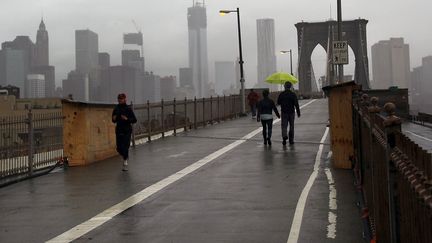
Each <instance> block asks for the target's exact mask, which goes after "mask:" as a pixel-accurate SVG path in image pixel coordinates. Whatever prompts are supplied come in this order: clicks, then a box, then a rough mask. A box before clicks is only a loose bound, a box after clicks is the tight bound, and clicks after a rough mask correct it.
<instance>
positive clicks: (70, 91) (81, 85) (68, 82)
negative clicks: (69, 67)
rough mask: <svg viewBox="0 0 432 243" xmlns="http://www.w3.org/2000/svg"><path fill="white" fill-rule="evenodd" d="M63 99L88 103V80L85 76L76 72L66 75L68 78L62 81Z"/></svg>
mask: <svg viewBox="0 0 432 243" xmlns="http://www.w3.org/2000/svg"><path fill="white" fill-rule="evenodd" d="M62 87H63V97H65V98H66V97H67V98H70V97H72V98H73V100H78V101H82V102H86V101H89V96H90V95H89V79H88V75H87V74H83V73H80V72H77V71H71V72H69V73H68V78H67V79H65V80H63V85H62Z"/></svg>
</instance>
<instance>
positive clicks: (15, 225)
mask: <svg viewBox="0 0 432 243" xmlns="http://www.w3.org/2000/svg"><path fill="white" fill-rule="evenodd" d="M307 102H309V101H308V100H305V101H302V102H301V105H305V104H306V103H307ZM327 107H328V105H327V100H316V101H314V102H312V103H310V104H308V105H307V106H305V107H303V108H302V117H301V118H299V119H296V134H295V141H296V143H295V144H294V145H293V146H287V147H284V146H282V144H281V132H280V123H276V124H275V125H274V127H273V139H272V141H273V145H272V146H271V147H269V146H264V145H263V143H262V141H261V133H260V132H259V130H257V129H258V128H259V127H260V123H257V122H256V121H254V120H252V119H251V118H250V117H247V118H246V117H245V118H241V119H237V120H230V121H226V122H222V123H220V124H216V125H213V126H207V127H206V128H201V129H198V130H192V131H188V132H184V133H181V134H178V135H177V136H176V137H166V138H164V139H159V140H156V141H153V142H152V143H148V144H144V145H141V146H137V147H136V148H135V149H131V155H130V162H129V164H130V165H129V167H130V168H129V171H128V172H123V171H121V160H120V157H114V158H111V159H108V160H105V161H101V162H98V163H95V164H93V165H90V166H86V167H74V168H69V169H68V170H67V171H65V172H62V171H59V172H57V173H51V174H49V175H46V176H42V177H39V178H35V179H32V180H28V181H24V182H21V183H17V184H14V185H11V186H8V187H5V188H1V189H0V242H45V241H49V240H51V239H55V240H59V241H58V242H63V241H69V240H74V241H75V242H287V240H288V238H289V237H290V234H291V235H292V234H293V231H295V230H293V229H295V227H293V226H294V225H297V226H298V230H299V234H298V242H364V241H363V239H362V224H361V221H360V216H359V211H358V208H357V207H356V193H355V190H354V186H353V177H352V174H351V171H349V170H333V169H330V168H331V166H330V165H329V164H328V163H329V162H328V154H329V146H328V140H329V139H328V137H327V139H326V140H325V141H324V143H323V144H321V148H322V155H321V156H319V159H318V160H317V162H316V157H317V153H318V151H319V148H320V141H321V139H322V138H323V135H324V134H325V131H326V125H327V120H328V114H327ZM253 131H255V133H252V132H253ZM248 134H249V136H246V135H248ZM255 134H256V135H255ZM249 137H250V138H249ZM314 165H315V166H316V169H317V170H315V171H316V179H315V181H314V183H313V184H312V185H311V187H310V191H309V194H308V196H307V197H306V200H305V204H304V211H303V213H302V214H301V216H302V218H301V219H300V221H298V215H299V213H300V211H301V203H300V202H299V198H301V195H302V192H304V191H305V186H306V185H308V184H310V183H308V180H309V181H310V178H311V175H312V174H313V171H314ZM189 168H194V169H189ZM318 168H319V169H318ZM179 171H181V172H179ZM186 171H187V172H186ZM326 171H327V173H326ZM178 172H179V173H178ZM172 175H174V176H172ZM167 178H168V179H167ZM333 181H334V184H333ZM164 183H165V184H164ZM146 188H147V189H146ZM146 190H147V191H146ZM330 190H332V191H334V193H335V194H332V195H334V196H335V197H336V200H331V199H330V198H329V195H330ZM145 193H147V194H145ZM144 194H145V196H143V195H144ZM128 198H129V199H128ZM126 199H127V200H126ZM300 201H301V200H300ZM129 203H131V204H129ZM124 205H131V206H124ZM299 205H300V210H299ZM113 212H115V213H113ZM89 219H92V220H90V221H89ZM293 219H294V222H293ZM95 225H96V226H95ZM76 226H79V227H77V228H74V227H76ZM71 229H73V230H71ZM65 232H67V235H66V234H64V233H65ZM59 236H60V238H56V237H59ZM61 237H66V238H61ZM68 237H69V238H68ZM65 239H69V240H65ZM294 242H296V241H294Z"/></svg>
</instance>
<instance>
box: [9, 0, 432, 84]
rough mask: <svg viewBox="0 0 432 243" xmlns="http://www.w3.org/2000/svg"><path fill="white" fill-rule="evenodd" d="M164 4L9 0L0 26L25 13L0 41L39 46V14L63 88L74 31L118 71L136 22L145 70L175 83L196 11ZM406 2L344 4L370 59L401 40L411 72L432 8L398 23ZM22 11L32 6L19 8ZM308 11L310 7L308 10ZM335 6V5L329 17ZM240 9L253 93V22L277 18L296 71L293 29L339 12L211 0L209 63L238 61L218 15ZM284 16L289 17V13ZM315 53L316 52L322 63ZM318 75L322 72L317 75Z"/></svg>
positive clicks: (232, 30)
mask: <svg viewBox="0 0 432 243" xmlns="http://www.w3.org/2000/svg"><path fill="white" fill-rule="evenodd" d="M165 1H166V0H165ZM165 1H160V3H159V2H157V3H156V2H154V1H136V0H131V1H128V3H129V4H128V5H126V6H124V4H121V3H117V2H114V1H91V2H88V1H82V2H77V1H73V2H71V1H62V0H60V1H52V0H40V1H32V2H31V3H28V2H27V1H23V0H16V1H8V0H6V1H4V3H2V5H3V8H4V9H8V11H7V13H6V14H4V15H2V16H1V17H0V19H2V21H3V22H7V23H10V21H7V20H10V19H11V18H12V17H13V15H12V14H14V15H15V14H17V13H20V15H22V16H23V18H22V20H21V21H19V22H18V23H17V24H8V25H3V26H1V27H0V40H1V41H2V42H4V41H8V40H12V39H14V37H15V36H17V35H28V36H31V39H32V40H33V41H35V37H34V36H35V34H36V31H37V26H38V24H39V21H40V19H41V15H42V16H43V18H44V20H45V21H44V22H45V24H46V28H47V30H48V32H49V33H50V60H51V61H50V64H51V65H53V66H56V85H57V86H59V83H60V82H61V80H62V79H64V78H66V76H67V73H68V71H70V70H72V69H73V67H74V38H73V37H74V31H75V30H76V29H86V28H89V29H92V30H93V31H95V32H96V33H98V35H99V36H100V51H101V52H108V53H109V54H110V55H111V56H112V63H113V65H118V64H120V63H121V49H122V34H123V33H127V32H134V31H136V27H135V26H134V24H133V22H132V20H134V21H135V22H136V23H137V25H138V26H139V27H140V28H141V29H142V31H143V34H144V56H145V57H146V60H148V62H147V63H148V65H147V66H148V67H149V68H148V70H153V71H154V72H155V73H158V74H160V75H161V76H166V75H176V76H178V68H180V67H184V66H186V65H187V63H188V40H187V16H186V15H187V14H186V10H187V8H188V7H191V6H192V1H182V2H170V8H166V7H164V6H166V4H167V2H165ZM397 2H399V3H400V4H398V3H397ZM402 3H403V2H402V1H401V0H398V1H396V2H395V1H390V0H383V1H379V2H375V1H372V0H366V1H362V2H361V3H359V2H358V1H354V0H350V1H348V0H346V1H344V2H343V3H342V4H343V18H344V19H345V20H349V19H356V18H358V17H362V18H365V19H368V20H369V21H370V22H369V25H368V54H369V56H370V54H371V53H370V46H371V44H373V43H376V42H378V41H379V40H384V39H389V38H391V37H403V38H404V39H405V41H406V43H408V44H409V45H410V47H411V53H410V54H411V55H410V56H411V57H410V61H411V67H414V66H418V65H420V64H421V59H422V57H424V56H427V55H430V54H432V47H430V45H429V43H430V42H432V36H431V35H430V34H428V33H427V32H418V31H417V29H421V28H425V29H427V27H428V26H427V23H428V22H430V20H431V19H432V17H431V16H430V15H429V14H428V13H427V9H430V7H432V3H430V2H429V1H426V0H419V1H416V2H413V3H410V9H415V10H416V11H415V12H416V15H415V17H413V18H405V17H404V18H403V19H402V18H399V17H397V16H405V15H407V14H409V12H408V13H407V10H406V8H404V7H403V4H402ZM23 4H26V5H27V6H29V7H26V8H22V5H23ZM101 4H103V5H101ZM311 4H313V6H314V7H313V8H310V5H311ZM99 5H101V6H103V8H101V9H100V10H99V9H98V12H92V11H93V9H96V7H97V6H99ZM120 5H121V6H120ZM162 5H164V6H162ZM330 5H332V10H331V11H330ZM146 6H147V7H146ZM149 6H150V7H149ZM236 7H239V8H240V9H241V10H242V16H241V18H242V34H243V39H244V40H243V42H244V43H243V44H244V59H245V70H246V84H247V85H249V86H250V85H253V83H254V82H256V80H255V78H254V77H256V65H257V60H256V56H257V50H256V44H255V43H256V29H255V23H256V22H255V21H256V19H259V18H273V19H275V23H276V29H275V34H276V50H277V51H279V50H282V49H293V62H294V63H293V66H294V68H296V66H297V36H296V32H295V27H294V24H295V23H297V22H301V21H306V22H316V21H325V20H327V19H329V18H330V12H331V13H332V14H331V16H332V17H333V19H334V18H335V13H336V1H323V2H319V3H316V2H312V1H311V0H309V1H303V2H302V3H296V4H294V2H286V1H282V0H280V1H279V0H277V1H276V0H275V1H272V4H265V3H261V2H259V1H251V0H237V1H235V0H234V1H227V0H221V1H217V2H212V1H206V8H207V15H208V28H207V30H208V42H209V43H208V45H209V48H208V50H209V63H213V62H214V61H216V60H235V58H236V56H237V53H238V46H237V35H236V34H237V33H236V21H235V16H234V15H227V16H225V17H221V16H219V15H218V10H220V9H235V8H236ZM384 8H385V9H387V10H386V11H385V13H384V12H383V11H381V10H380V9H384ZM326 10H328V11H326ZM287 11H289V12H290V14H286V13H287ZM42 12H43V14H42ZM411 26H416V28H411ZM161 30H162V31H161ZM167 50H169V51H167ZM323 52H324V50H318V51H317V50H315V51H314V55H313V60H312V61H313V62H314V69H315V71H316V72H320V71H319V70H320V69H322V70H324V69H325V68H324V67H321V64H322V63H323V60H322V59H321V58H320V57H319V54H322V53H323ZM161 53H164V55H161ZM315 53H318V56H317V55H316V54H315ZM277 62H278V71H280V70H283V71H288V66H289V60H287V58H286V56H280V55H278V54H277ZM315 63H316V64H315ZM350 65H352V64H350ZM209 68H210V73H209V77H214V75H213V72H214V70H212V69H213V68H212V65H210V66H209ZM347 69H349V67H347ZM320 74H321V73H317V74H316V76H318V75H320ZM211 81H213V80H211Z"/></svg>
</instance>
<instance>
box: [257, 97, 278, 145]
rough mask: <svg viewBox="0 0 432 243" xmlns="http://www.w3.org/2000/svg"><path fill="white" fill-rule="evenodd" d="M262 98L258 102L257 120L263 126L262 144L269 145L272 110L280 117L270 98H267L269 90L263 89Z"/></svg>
mask: <svg viewBox="0 0 432 243" xmlns="http://www.w3.org/2000/svg"><path fill="white" fill-rule="evenodd" d="M262 95H263V99H262V100H260V101H259V102H258V105H257V108H258V114H257V122H260V121H261V125H262V128H263V131H262V134H263V138H264V145H267V144H268V145H269V146H271V144H272V143H271V135H272V128H273V115H272V112H273V111H274V113H275V114H276V116H277V117H278V118H280V115H279V112H278V110H277V108H276V105H275V103H274V101H273V100H272V99H270V98H269V91H268V90H266V89H265V90H263V92H262Z"/></svg>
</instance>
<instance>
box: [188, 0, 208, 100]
mask: <svg viewBox="0 0 432 243" xmlns="http://www.w3.org/2000/svg"><path fill="white" fill-rule="evenodd" d="M188 29H189V67H190V68H191V69H192V82H193V88H194V90H195V95H196V96H197V97H199V98H201V97H207V95H208V90H209V80H208V54H207V14H206V8H205V5H204V3H199V2H194V5H193V6H192V7H190V8H188Z"/></svg>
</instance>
